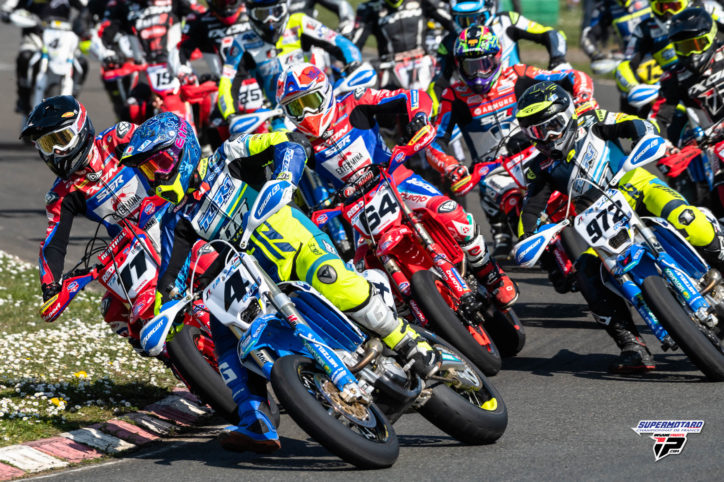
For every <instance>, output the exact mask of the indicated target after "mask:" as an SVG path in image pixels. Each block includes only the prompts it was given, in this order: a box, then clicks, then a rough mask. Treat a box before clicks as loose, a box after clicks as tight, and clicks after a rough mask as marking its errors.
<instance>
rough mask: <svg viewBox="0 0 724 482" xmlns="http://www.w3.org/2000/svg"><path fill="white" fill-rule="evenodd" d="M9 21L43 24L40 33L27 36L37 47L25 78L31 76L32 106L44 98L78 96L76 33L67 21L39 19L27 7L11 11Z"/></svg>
mask: <svg viewBox="0 0 724 482" xmlns="http://www.w3.org/2000/svg"><path fill="white" fill-rule="evenodd" d="M10 21H11V22H12V23H13V24H15V25H17V26H18V27H20V28H33V27H42V33H40V34H31V35H29V36H28V39H29V41H30V42H32V43H33V46H34V48H35V50H36V52H35V54H34V55H33V56H32V57H31V59H30V62H29V64H28V72H29V73H32V75H28V78H33V96H32V98H31V99H30V100H31V105H33V106H35V105H38V104H39V103H40V102H42V100H43V99H45V98H47V97H52V96H55V95H78V90H79V89H80V85H76V82H75V79H76V78H80V77H82V75H83V74H82V72H83V67H82V66H81V64H80V62H79V61H78V58H77V56H78V55H79V53H78V52H77V51H78V42H79V40H78V36H77V35H76V34H75V33H74V32H73V26H72V25H71V23H70V22H67V21H65V20H59V19H48V20H40V18H38V17H37V16H36V15H34V14H32V13H30V12H28V11H27V10H23V9H19V10H15V11H14V12H13V13H11V14H10Z"/></svg>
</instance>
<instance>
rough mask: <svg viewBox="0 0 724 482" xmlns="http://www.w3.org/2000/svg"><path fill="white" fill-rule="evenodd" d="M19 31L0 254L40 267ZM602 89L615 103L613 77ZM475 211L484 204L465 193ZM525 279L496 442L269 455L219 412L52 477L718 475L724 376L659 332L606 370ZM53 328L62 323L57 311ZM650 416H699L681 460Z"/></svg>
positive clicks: (97, 93) (8, 97)
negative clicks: (618, 370)
mask: <svg viewBox="0 0 724 482" xmlns="http://www.w3.org/2000/svg"><path fill="white" fill-rule="evenodd" d="M18 37H19V34H18V31H17V30H16V29H14V28H11V27H7V26H3V27H2V28H0V44H2V45H5V46H6V47H5V48H4V49H3V50H2V51H0V86H2V87H1V89H2V92H3V93H4V97H5V101H4V102H2V103H0V116H1V118H2V119H4V121H2V122H0V169H2V174H0V249H2V250H5V251H8V252H10V253H13V254H15V255H17V256H20V257H21V258H23V259H26V260H28V261H31V262H35V260H36V256H37V249H38V243H39V242H40V240H41V239H42V237H43V234H44V231H45V225H46V220H45V214H44V209H43V206H44V204H43V198H44V193H45V192H46V191H47V189H48V188H49V186H50V183H51V182H52V176H51V173H50V172H49V171H48V169H46V168H45V166H44V165H43V164H42V162H41V161H40V160H39V158H38V157H37V155H36V154H35V152H34V151H33V150H32V149H30V148H27V147H25V146H22V145H21V144H20V143H19V141H18V140H17V135H18V130H19V126H20V118H19V117H18V116H17V115H16V114H14V113H13V105H14V101H15V93H14V72H13V71H12V70H11V69H12V67H13V65H14V55H15V48H14V46H15V45H16V44H17V40H18ZM92 69H93V70H92V72H91V73H90V75H89V80H88V82H87V85H86V86H85V88H84V91H83V93H82V95H81V100H82V101H83V102H84V103H85V105H86V106H87V107H88V110H89V112H90V115H91V117H92V119H93V121H94V123H95V125H96V128H97V129H98V130H100V129H102V128H105V127H106V126H109V125H110V124H111V123H112V122H113V117H112V115H113V114H112V110H111V107H110V104H109V102H108V100H107V98H106V96H105V93H104V91H103V89H102V87H101V85H100V82H99V81H98V70H97V64H92ZM597 94H598V95H597V97H598V98H599V100H600V101H601V102H602V103H603V104H604V105H605V106H608V107H615V93H614V91H613V88H612V87H611V85H598V86H597ZM468 204H469V205H470V206H471V207H472V209H473V212H474V214H475V216H476V217H477V218H478V219H479V220H481V221H482V219H483V218H482V213H481V211H480V209H479V208H478V207H477V202H476V201H475V200H474V199H472V198H471V199H469V202H468ZM92 228H93V226H92V225H91V224H90V223H88V222H81V221H79V222H77V223H76V225H75V226H74V231H73V233H72V234H73V236H72V238H71V247H70V249H69V254H68V260H72V259H77V258H78V256H80V253H81V251H80V250H81V247H82V246H83V245H84V243H85V241H86V240H87V239H88V237H89V236H90V235H91V234H92ZM510 272H511V274H512V276H513V278H514V279H516V280H517V281H518V283H519V284H520V288H521V293H522V294H521V298H520V301H519V302H518V304H517V306H516V310H517V312H518V314H519V315H520V317H521V319H522V321H523V323H524V324H525V327H526V330H527V333H528V342H527V344H526V346H525V348H524V349H523V351H522V352H521V353H520V354H519V355H518V356H517V357H515V358H513V359H509V360H506V361H505V362H504V364H503V370H502V371H501V373H500V374H499V375H497V376H496V377H494V378H493V382H494V383H495V385H496V386H497V387H498V388H499V389H500V391H501V393H502V395H503V398H504V400H505V402H506V404H507V407H508V411H509V418H510V420H509V425H508V429H507V431H506V433H505V434H504V435H503V437H502V438H501V439H500V440H499V441H498V442H497V443H495V444H493V445H490V446H483V447H470V446H464V445H461V444H459V443H457V442H456V441H455V440H453V439H451V438H450V437H448V436H446V435H445V434H443V433H441V432H440V431H438V430H437V429H436V428H434V427H433V426H432V425H430V424H429V423H427V422H426V421H425V420H424V419H423V418H422V417H420V416H419V415H416V414H411V415H406V416H405V417H403V418H402V419H401V420H400V421H399V422H398V423H397V424H396V425H395V429H396V432H397V433H398V435H399V438H400V442H401V450H400V458H399V460H398V461H397V463H396V464H395V465H394V466H393V467H392V468H391V469H388V470H384V471H378V472H359V471H355V470H354V469H353V468H352V467H351V466H349V465H346V464H344V463H343V462H341V461H340V460H339V459H337V458H336V457H334V456H332V455H330V454H329V453H328V452H327V451H326V450H325V449H323V448H322V447H320V446H319V445H317V444H316V443H315V442H313V441H312V440H310V439H309V438H308V437H307V436H306V435H305V434H304V433H303V432H302V431H301V430H300V429H299V428H298V427H297V426H296V425H295V424H294V422H293V421H292V420H291V419H290V418H289V417H288V416H286V415H285V416H283V419H282V426H281V428H280V434H281V436H282V442H283V448H282V450H281V451H280V452H278V453H276V454H273V455H271V456H263V457H257V456H253V455H244V454H241V455H240V454H233V453H228V452H225V451H224V450H223V449H221V447H220V446H219V444H218V442H216V440H215V438H214V436H215V433H216V432H217V431H218V430H219V427H218V426H217V424H219V423H221V422H220V421H219V420H212V421H211V422H210V425H209V426H207V427H202V428H199V429H198V430H197V431H194V432H192V433H191V434H186V435H185V436H184V437H183V438H177V439H173V440H170V441H165V442H162V443H158V444H154V445H153V446H152V447H149V448H145V449H143V450H140V451H138V452H135V453H133V454H127V455H123V456H122V457H120V458H118V459H111V461H110V462H107V463H103V464H100V465H93V466H89V467H83V468H80V469H74V470H69V471H63V472H60V473H54V474H52V475H47V476H44V477H50V478H52V479H56V480H69V481H70V480H73V481H80V480H82V481H96V480H158V481H166V480H169V481H171V480H173V481H180V480H228V479H243V480H250V479H262V480H291V479H295V480H328V479H332V480H338V479H343V478H353V479H359V480H378V479H382V478H384V479H386V480H489V479H504V480H623V479H628V480H651V479H664V478H665V479H684V478H685V479H686V480H687V481H691V480H721V475H720V466H721V463H720V458H721V455H722V438H723V437H722V436H724V428H723V427H724V416H723V415H722V411H721V398H722V396H723V395H724V390H723V389H722V387H723V385H721V384H712V383H708V382H706V381H705V380H704V378H703V376H702V375H701V373H699V372H698V371H697V370H696V369H695V368H694V367H693V365H692V364H691V363H689V362H688V360H687V359H686V357H685V356H683V355H682V354H680V353H670V352H669V353H663V352H662V351H661V350H660V349H658V347H657V346H655V345H656V343H655V340H654V337H653V335H651V334H647V336H646V339H647V340H648V341H649V343H650V344H651V345H652V347H653V351H654V352H655V359H656V362H657V365H658V369H657V371H656V372H654V373H652V374H648V375H646V376H612V375H609V374H608V373H607V372H606V366H607V365H608V363H609V362H611V361H612V360H613V359H614V358H615V355H616V354H617V349H616V348H615V346H614V344H613V343H612V341H611V340H610V339H609V338H608V336H607V335H606V334H605V333H604V331H603V330H602V329H600V328H599V327H598V326H596V325H595V323H594V322H593V321H592V320H591V318H590V316H589V313H588V311H587V309H586V307H585V306H584V304H583V303H582V299H581V298H580V296H579V295H577V294H567V295H559V294H557V293H555V291H554V290H553V289H552V288H551V287H550V286H549V283H548V281H547V279H546V277H545V276H544V275H543V274H542V273H541V272H539V271H528V270H521V269H514V268H512V269H510ZM58 323H62V320H59V321H58ZM644 419H677V420H681V419H699V420H704V421H705V425H704V428H703V431H702V433H700V434H693V435H689V437H688V441H687V443H686V445H685V447H684V450H683V453H682V454H680V455H670V456H668V457H666V458H664V459H662V460H660V461H658V462H655V461H654V454H653V450H652V447H653V441H652V440H651V439H650V438H649V437H648V436H647V435H642V436H638V435H636V433H634V432H633V431H632V430H631V427H634V426H636V425H637V424H638V422H639V420H644Z"/></svg>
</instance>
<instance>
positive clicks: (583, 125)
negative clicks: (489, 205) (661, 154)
mask: <svg viewBox="0 0 724 482" xmlns="http://www.w3.org/2000/svg"><path fill="white" fill-rule="evenodd" d="M516 118H517V119H518V122H519V124H520V126H521V128H522V129H523V131H524V132H525V134H526V136H527V137H528V138H529V139H530V140H531V141H532V142H534V143H535V145H536V147H537V148H538V150H539V151H540V154H539V155H538V157H537V158H536V159H535V160H534V162H533V163H531V167H530V170H529V171H528V175H527V179H528V191H527V194H526V198H525V203H524V205H523V212H522V214H521V217H520V227H519V229H520V231H519V232H520V234H521V237H525V236H528V235H531V234H533V233H534V232H535V230H536V228H537V226H538V220H539V217H540V215H541V213H542V212H543V210H544V209H545V207H546V203H547V201H548V197H549V196H550V194H551V192H552V191H554V190H557V191H560V192H565V193H571V197H572V199H573V202H574V203H575V205H576V208H577V209H581V208H585V207H587V206H588V205H590V203H591V202H593V200H595V198H596V197H598V191H597V190H596V189H594V188H593V187H592V186H590V185H589V184H588V183H583V182H576V180H578V179H581V178H590V177H593V176H595V175H598V174H597V173H600V172H604V173H605V172H608V173H609V176H612V175H613V174H615V173H611V171H610V170H609V169H605V170H599V167H600V164H599V163H598V162H590V163H586V164H585V165H584V166H583V167H581V165H580V164H578V162H575V157H576V154H577V152H580V149H581V143H582V142H583V141H584V139H585V138H586V137H587V136H588V135H593V136H596V137H598V138H600V139H603V140H605V141H608V142H609V145H611V146H612V148H613V149H620V139H622V138H627V139H631V140H632V142H633V145H636V144H637V143H638V142H639V140H640V139H641V138H642V137H643V136H645V135H647V134H654V135H656V134H658V129H657V128H656V126H655V125H654V124H652V123H650V122H648V121H645V120H642V119H640V118H638V117H634V116H631V115H626V114H622V113H614V112H607V111H604V110H593V111H588V112H586V113H585V114H583V115H581V116H578V115H577V114H576V113H575V110H574V104H573V99H572V98H571V96H570V95H569V94H568V93H567V92H566V91H565V89H563V88H562V87H560V86H559V85H557V84H554V83H551V82H542V83H539V84H536V85H534V86H532V87H530V88H528V89H527V90H526V91H525V92H524V93H523V95H522V96H521V97H520V98H519V99H518V108H517V113H516ZM594 156H595V154H594ZM582 169H586V171H585V172H583V171H582ZM600 176H602V177H601V178H600V179H594V181H596V182H598V183H599V184H606V183H607V182H608V180H609V179H607V178H606V177H605V174H602V175H600ZM618 187H619V189H620V190H621V192H622V193H623V195H624V196H625V197H626V199H627V201H628V202H629V204H631V207H632V208H634V209H645V210H646V211H648V212H650V213H652V214H653V215H654V216H661V217H664V218H666V220H667V221H669V222H670V223H671V224H672V225H673V226H674V227H675V228H676V229H677V230H678V231H679V232H680V233H681V234H682V235H684V236H685V237H686V239H687V240H688V241H689V242H690V243H691V244H692V245H693V246H694V247H695V248H696V249H697V250H698V251H699V252H700V253H701V255H702V256H703V257H704V259H705V260H707V261H708V262H709V263H712V265H713V266H714V267H715V268H717V269H720V266H722V265H724V261H722V255H723V252H722V248H721V244H720V243H721V238H720V237H719V236H717V234H716V231H715V228H714V226H713V225H712V224H711V223H710V222H709V220H707V218H706V217H705V216H704V214H703V213H702V212H701V211H699V209H697V208H696V207H694V206H691V205H689V204H688V203H687V202H686V200H685V199H684V198H683V197H682V196H681V195H680V194H679V193H678V192H676V191H674V190H673V189H671V188H670V187H669V186H667V185H666V184H665V183H664V182H663V181H661V180H659V179H658V178H657V177H656V176H654V175H653V174H651V173H649V172H648V171H646V170H645V169H642V168H636V169H633V170H631V171H629V172H627V173H626V174H624V176H623V177H622V178H621V180H620V181H619V183H618ZM579 212H580V211H579ZM566 230H567V231H568V232H567V233H565V234H564V239H566V240H570V242H568V243H567V244H568V246H567V248H568V249H570V251H571V253H572V254H573V256H572V259H576V281H577V283H578V288H579V289H580V291H581V293H582V294H583V296H584V298H585V299H586V301H587V302H588V305H589V306H590V308H591V311H592V313H593V316H594V318H595V319H596V321H597V322H599V323H602V324H603V325H605V327H606V331H607V333H608V334H609V335H610V336H611V337H612V338H613V339H614V341H615V342H616V344H617V345H618V347H619V348H620V349H621V355H620V357H619V358H618V360H616V361H615V362H614V363H613V364H611V366H610V367H609V369H610V370H611V371H612V372H619V373H622V372H636V371H648V370H653V369H654V368H655V365H654V360H653V357H652V356H651V353H650V352H649V351H648V348H647V347H646V345H645V344H644V342H643V340H642V339H641V338H640V336H639V334H638V331H637V329H636V327H635V325H634V323H633V320H632V319H631V314H630V312H629V310H628V307H627V305H626V303H625V302H624V300H623V299H622V298H620V297H618V296H616V295H614V294H613V293H612V292H611V291H609V290H608V289H607V288H605V286H604V285H603V283H602V281H601V276H600V267H601V265H600V259H599V258H598V257H596V256H595V255H593V254H590V251H587V248H588V246H586V245H585V243H583V241H582V240H581V239H580V238H579V237H577V235H576V233H575V231H573V230H571V229H570V228H566ZM566 230H564V231H566Z"/></svg>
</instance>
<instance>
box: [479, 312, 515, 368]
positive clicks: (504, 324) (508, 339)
mask: <svg viewBox="0 0 724 482" xmlns="http://www.w3.org/2000/svg"><path fill="white" fill-rule="evenodd" d="M484 318H485V330H486V331H487V332H488V333H489V334H490V337H491V338H492V339H493V342H494V343H495V346H497V347H498V349H499V350H500V356H502V357H503V358H507V357H512V356H515V355H517V354H518V352H520V350H522V349H523V346H525V328H524V327H523V324H522V323H521V322H520V319H519V318H518V315H517V314H516V313H515V311H513V308H508V309H507V310H504V311H501V310H499V309H497V308H495V309H493V311H492V313H490V312H488V313H486V314H485V316H484Z"/></svg>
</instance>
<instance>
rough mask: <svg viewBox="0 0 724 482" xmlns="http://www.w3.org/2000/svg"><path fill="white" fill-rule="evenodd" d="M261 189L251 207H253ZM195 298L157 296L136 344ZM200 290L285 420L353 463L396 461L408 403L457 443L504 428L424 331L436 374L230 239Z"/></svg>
mask: <svg viewBox="0 0 724 482" xmlns="http://www.w3.org/2000/svg"><path fill="white" fill-rule="evenodd" d="M272 196H273V194H272ZM262 197H263V195H262V194H260V196H259V197H258V198H257V201H256V202H255V204H254V207H253V208H252V210H251V211H250V213H256V212H257V211H258V210H259V209H260V208H259V206H260V200H261V199H262ZM268 200H269V198H266V199H263V200H262V201H261V202H265V201H268ZM261 209H262V210H263V206H262V207H261ZM255 221H257V220H255V219H251V220H250V221H249V224H248V226H247V228H246V230H245V233H251V232H252V231H253V229H254V228H255V227H256V226H257V225H258V224H261V222H260V220H259V223H257V222H255ZM247 239H248V238H247ZM214 242H217V241H214ZM212 243H213V242H212ZM242 244H243V241H242ZM229 246H230V245H229ZM379 276H381V277H382V278H383V282H384V277H383V275H381V274H380V275H379ZM196 298H197V295H193V294H191V293H187V294H186V295H185V296H184V298H183V299H181V300H176V301H174V302H171V303H169V304H167V305H164V308H165V309H164V311H163V312H162V313H161V314H160V315H159V316H157V317H156V318H154V319H153V320H151V322H149V324H148V325H147V326H146V327H145V328H144V335H143V336H142V342H143V343H144V347H145V348H147V349H151V350H152V349H153V348H154V347H156V346H157V345H158V344H160V343H163V339H164V338H165V336H166V335H165V334H166V333H167V332H168V330H169V329H170V326H172V324H173V320H174V319H175V318H176V317H177V316H179V314H183V313H184V311H185V310H186V309H187V306H189V304H191V303H193V302H194V300H195V299H196ZM202 298H203V301H204V304H205V305H206V306H207V307H208V309H209V310H210V311H211V313H213V315H214V316H215V317H217V319H218V320H219V321H220V322H221V323H223V324H224V325H226V326H227V327H229V328H230V330H231V331H232V332H233V333H234V334H235V335H236V336H237V337H238V338H239V342H238V348H237V352H238V355H239V359H240V361H241V363H242V364H243V365H244V366H245V367H247V368H248V369H249V370H250V371H253V372H254V373H256V374H258V375H260V376H262V377H264V378H265V379H267V380H270V381H271V384H272V387H273V388H274V393H275V394H276V396H277V397H278V399H279V401H280V402H281V404H282V406H284V407H285V408H286V410H287V412H288V413H289V415H290V416H291V417H292V419H293V420H294V421H295V422H296V423H297V424H298V425H299V426H300V427H301V428H302V429H303V430H304V431H305V432H307V433H308V434H309V435H310V436H311V437H312V438H314V439H315V440H316V441H317V442H319V443H320V444H321V445H322V446H324V447H325V448H326V449H328V450H329V451H330V452H332V453H334V454H335V455H337V456H338V457H340V458H341V459H342V460H344V461H346V462H349V463H351V464H353V465H355V466H356V467H358V468H363V469H376V468H384V467H389V466H391V465H392V464H393V463H394V462H395V460H396V459H397V456H398V453H399V443H398V440H397V435H396V434H395V431H394V429H393V427H392V423H393V422H394V421H396V420H397V419H398V418H399V417H400V416H402V414H403V413H404V412H405V411H406V410H407V409H409V408H415V409H417V410H418V411H419V412H420V413H421V414H422V415H423V416H424V417H426V418H427V419H428V420H429V421H430V422H432V423H433V424H434V425H436V426H437V427H438V428H440V429H442V430H443V431H445V432H446V433H448V434H450V435H452V436H453V437H455V438H457V439H458V440H461V441H463V442H466V443H471V444H485V443H492V442H494V441H495V440H497V439H498V438H499V437H500V436H501V435H502V434H503V431H504V430H505V427H506V425H507V410H506V408H505V404H504V402H503V401H502V399H501V398H500V395H499V393H498V392H497V390H496V389H495V388H494V387H493V386H492V385H491V384H490V383H489V382H488V381H487V379H486V378H485V376H484V375H483V374H482V373H480V372H479V371H478V370H477V369H475V367H474V366H472V364H471V363H470V362H469V361H468V360H467V359H465V357H463V356H462V355H460V354H459V353H458V352H457V351H456V350H455V349H453V348H452V347H450V346H449V345H447V344H446V343H445V342H444V341H443V340H440V339H438V338H437V337H435V336H434V335H432V334H429V333H425V334H423V336H427V338H428V340H429V341H430V343H432V344H433V345H434V346H435V347H436V348H437V349H439V350H441V352H442V354H443V364H442V367H441V369H440V371H439V372H438V373H437V374H436V375H434V376H432V377H430V378H429V379H427V380H422V379H421V378H420V377H419V376H417V375H415V374H414V372H412V371H410V366H409V365H410V364H406V363H405V362H404V361H403V360H399V359H398V358H397V357H396V356H395V355H394V354H393V353H392V352H390V351H389V350H388V349H386V348H385V347H384V345H383V343H382V342H381V340H380V339H379V338H378V337H376V336H368V335H367V334H365V333H363V332H362V331H360V330H359V328H358V327H357V326H356V325H354V324H353V323H351V322H350V321H349V319H348V318H347V317H346V316H345V315H344V313H342V312H340V311H339V310H337V309H336V308H335V307H334V306H333V305H332V304H331V303H330V302H328V301H327V300H326V299H325V298H324V297H322V296H321V295H320V294H319V293H318V292H317V291H316V290H315V289H314V288H313V287H312V286H310V285H309V284H307V283H304V282H301V281H289V282H282V283H279V284H278V285H277V284H276V283H274V281H273V280H271V278H269V276H268V275H267V274H266V273H264V271H263V270H262V269H261V267H260V266H259V265H258V263H257V261H256V260H255V259H254V258H253V257H252V256H250V255H248V254H246V253H239V252H237V251H236V250H235V249H233V248H232V250H231V251H230V253H229V258H228V259H227V263H226V266H225V268H224V270H223V271H222V272H221V274H219V275H218V277H217V278H216V279H214V280H213V281H212V282H211V284H210V285H209V286H208V287H207V288H206V289H204V291H203V294H202Z"/></svg>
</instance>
